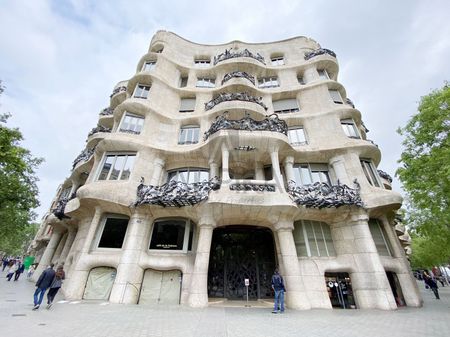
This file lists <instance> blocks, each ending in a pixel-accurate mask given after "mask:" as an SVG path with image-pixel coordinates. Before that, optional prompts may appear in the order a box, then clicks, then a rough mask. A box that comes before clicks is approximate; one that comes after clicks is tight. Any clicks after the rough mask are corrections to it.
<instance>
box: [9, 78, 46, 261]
mask: <svg viewBox="0 0 450 337" xmlns="http://www.w3.org/2000/svg"><path fill="white" fill-rule="evenodd" d="M3 90H4V87H3V86H2V84H1V81H0V94H1V93H2V92H3ZM9 117H11V114H9V113H1V114H0V233H1V235H0V251H3V252H6V253H11V254H17V253H20V251H21V250H22V249H23V243H24V240H27V238H28V237H29V235H30V233H32V232H33V231H34V232H35V226H34V225H32V221H33V220H34V219H35V217H36V215H35V213H34V212H33V208H36V207H37V206H39V201H38V188H37V185H36V182H37V181H38V179H37V177H36V175H35V170H36V168H37V167H38V165H39V164H40V163H41V162H42V159H41V158H35V157H33V156H32V155H31V153H30V151H29V150H27V149H25V148H23V147H21V146H20V141H22V140H23V136H22V133H21V132H20V131H19V130H18V129H16V128H8V127H7V126H6V123H7V122H8V119H9Z"/></svg>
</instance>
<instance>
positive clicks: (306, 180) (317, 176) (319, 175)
mask: <svg viewBox="0 0 450 337" xmlns="http://www.w3.org/2000/svg"><path fill="white" fill-rule="evenodd" d="M294 177H295V182H296V183H297V185H303V186H304V185H310V184H314V183H317V182H320V183H326V184H328V185H331V181H330V176H329V174H328V165H327V164H296V165H294Z"/></svg>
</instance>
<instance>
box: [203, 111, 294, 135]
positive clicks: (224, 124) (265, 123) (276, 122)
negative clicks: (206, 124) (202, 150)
mask: <svg viewBox="0 0 450 337" xmlns="http://www.w3.org/2000/svg"><path fill="white" fill-rule="evenodd" d="M220 130H245V131H272V132H279V133H282V134H284V135H287V131H288V127H287V124H286V122H285V121H284V120H282V119H279V118H278V115H277V114H271V115H268V116H266V118H264V119H263V120H262V121H255V120H254V119H253V118H250V115H249V114H248V113H247V112H246V113H245V116H244V118H241V119H238V120H232V119H228V112H225V113H223V114H222V115H220V116H217V117H216V120H215V121H214V122H213V123H212V124H211V127H210V128H209V130H208V131H206V132H205V135H204V137H203V138H204V140H207V139H208V137H209V136H211V135H212V134H214V133H216V132H217V131H220Z"/></svg>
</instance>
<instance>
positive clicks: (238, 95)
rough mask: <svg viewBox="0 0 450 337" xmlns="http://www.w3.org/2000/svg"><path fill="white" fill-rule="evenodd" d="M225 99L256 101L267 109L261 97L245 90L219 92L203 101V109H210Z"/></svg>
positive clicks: (225, 100)
mask: <svg viewBox="0 0 450 337" xmlns="http://www.w3.org/2000/svg"><path fill="white" fill-rule="evenodd" d="M227 101H244V102H252V103H256V104H258V105H260V106H262V107H263V108H264V110H267V109H268V108H267V106H266V105H265V104H264V103H263V101H262V97H255V96H252V95H250V94H249V93H246V92H237V93H235V92H234V93H220V94H219V96H217V97H216V98H213V99H212V100H210V101H209V102H207V103H205V111H208V110H211V109H212V108H214V107H215V106H216V105H217V104H220V103H222V102H227Z"/></svg>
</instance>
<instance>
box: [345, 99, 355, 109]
mask: <svg viewBox="0 0 450 337" xmlns="http://www.w3.org/2000/svg"><path fill="white" fill-rule="evenodd" d="M345 103H347V104H348V105H350V106H351V107H352V108H353V109H354V108H355V104H354V103H353V101H352V100H351V99H350V98H346V99H345Z"/></svg>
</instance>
